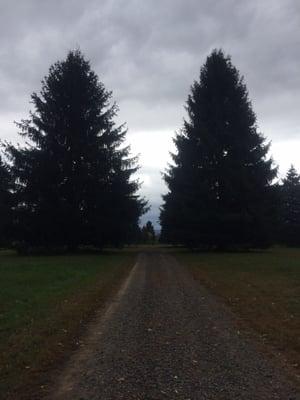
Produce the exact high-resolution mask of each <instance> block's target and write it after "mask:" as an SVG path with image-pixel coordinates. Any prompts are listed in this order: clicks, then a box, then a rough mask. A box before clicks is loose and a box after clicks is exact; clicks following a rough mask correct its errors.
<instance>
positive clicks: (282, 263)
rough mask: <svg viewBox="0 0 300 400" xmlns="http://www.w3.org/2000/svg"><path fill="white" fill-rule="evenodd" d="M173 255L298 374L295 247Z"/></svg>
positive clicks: (299, 252) (299, 260)
mask: <svg viewBox="0 0 300 400" xmlns="http://www.w3.org/2000/svg"><path fill="white" fill-rule="evenodd" d="M176 256H177V258H178V259H179V260H180V262H181V263H183V264H186V265H188V266H189V267H190V268H191V271H192V273H193V274H194V276H195V278H196V279H199V280H200V281H201V282H202V283H203V284H204V285H205V286H207V287H208V288H209V289H210V290H211V291H213V292H214V293H216V294H217V295H219V296H221V297H222V299H223V300H225V302H226V303H227V304H228V305H229V306H230V307H231V308H232V310H233V311H234V312H235V313H236V315H238V316H239V320H240V323H241V326H242V327H243V328H244V329H245V330H247V329H249V328H250V331H251V332H252V333H255V334H256V335H257V336H258V338H259V339H260V340H261V341H262V342H263V343H265V344H268V345H270V346H269V347H270V349H273V354H275V353H276V354H277V355H279V354H280V355H281V356H280V357H282V358H284V360H285V361H286V363H287V366H290V367H291V369H292V370H293V372H294V373H295V374H296V375H298V376H299V375H300V369H299V367H300V249H272V250H269V251H265V252H257V253H254V252H253V253H226V254H225V253H223V254H218V253H203V254H201V253H198V254H197V253H188V252H182V253H177V255H176Z"/></svg>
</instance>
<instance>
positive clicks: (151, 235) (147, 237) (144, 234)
mask: <svg viewBox="0 0 300 400" xmlns="http://www.w3.org/2000/svg"><path fill="white" fill-rule="evenodd" d="M155 240H156V235H155V231H154V227H153V225H152V222H151V221H148V222H147V223H146V225H144V226H143V227H142V229H141V241H142V243H152V244H154V243H155Z"/></svg>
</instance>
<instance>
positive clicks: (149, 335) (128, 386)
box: [51, 252, 300, 400]
mask: <svg viewBox="0 0 300 400" xmlns="http://www.w3.org/2000/svg"><path fill="white" fill-rule="evenodd" d="M232 319H233V316H232V314H231V313H230V311H229V310H227V309H226V307H225V306H224V305H222V304H220V303H219V300H217V299H216V298H215V297H214V296H213V295H211V294H209V293H208V292H207V290H206V289H204V288H203V287H202V286H200V285H199V283H198V282H196V281H194V280H193V278H192V276H191V275H190V274H189V272H188V271H187V270H186V269H185V268H184V267H183V266H181V265H179V264H178V263H177V262H176V260H175V259H174V258H173V257H171V256H170V255H167V254H160V253H154V252H153V253H151V252H149V253H143V254H141V255H140V256H139V259H138V262H137V264H136V265H135V267H134V268H133V270H132V272H131V274H130V276H129V278H128V279H127V281H126V282H125V283H124V286H123V287H122V289H121V290H120V292H119V294H118V295H117V296H116V298H115V300H114V301H113V302H112V303H111V304H110V305H109V307H108V308H107V309H106V311H105V313H104V314H103V313H102V314H101V315H99V317H98V318H97V321H95V323H94V324H93V325H92V326H91V329H90V333H89V334H88V335H87V337H86V339H85V341H84V346H82V347H81V349H80V350H79V351H78V352H77V353H76V354H74V356H73V357H72V359H71V360H70V362H69V365H68V366H67V368H66V370H65V371H64V373H63V374H62V376H61V377H60V378H59V380H58V384H57V387H56V388H55V391H54V393H53V395H52V396H51V400H61V399H62V400H71V399H72V400H94V399H103V400H110V399H143V400H150V399H153V400H154V399H155V400H156V399H174V400H175V399H182V400H188V399H191V400H192V399H199V400H200V399H211V400H213V399H214V400H218V399H226V400H234V399H239V400H243V399H248V400H255V399H262V400H272V399H282V400H289V399H299V398H300V396H299V392H298V391H297V390H296V389H295V388H293V386H292V384H291V383H289V382H288V380H287V379H286V378H285V376H284V373H283V372H282V371H280V370H277V369H276V368H275V367H273V366H272V365H271V364H270V363H269V361H267V360H266V359H265V358H264V356H263V355H261V354H260V353H259V352H258V351H257V350H256V349H255V346H253V345H252V344H251V343H250V342H249V341H248V340H246V339H245V338H243V337H242V336H241V335H240V334H239V332H238V331H236V329H235V328H234V326H235V325H234V323H233V320H232Z"/></svg>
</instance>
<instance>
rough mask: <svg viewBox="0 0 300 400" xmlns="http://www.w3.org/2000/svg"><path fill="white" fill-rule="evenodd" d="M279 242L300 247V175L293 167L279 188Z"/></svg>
mask: <svg viewBox="0 0 300 400" xmlns="http://www.w3.org/2000/svg"><path fill="white" fill-rule="evenodd" d="M281 200H282V212H281V241H282V242H283V243H284V244H286V245H288V246H299V245H300V175H299V174H298V173H297V171H296V169H295V168H294V166H293V165H291V167H290V169H289V170H288V172H287V175H286V177H285V179H283V182H282V186H281Z"/></svg>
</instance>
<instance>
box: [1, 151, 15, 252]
mask: <svg viewBox="0 0 300 400" xmlns="http://www.w3.org/2000/svg"><path fill="white" fill-rule="evenodd" d="M11 183H12V182H11V177H10V173H9V170H8V168H7V166H6V165H5V164H4V163H3V161H2V158H1V155H0V247H1V246H6V245H8V244H9V241H10V233H11V232H10V231H11V223H12V220H11V219H12V193H11V188H12V185H11Z"/></svg>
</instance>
